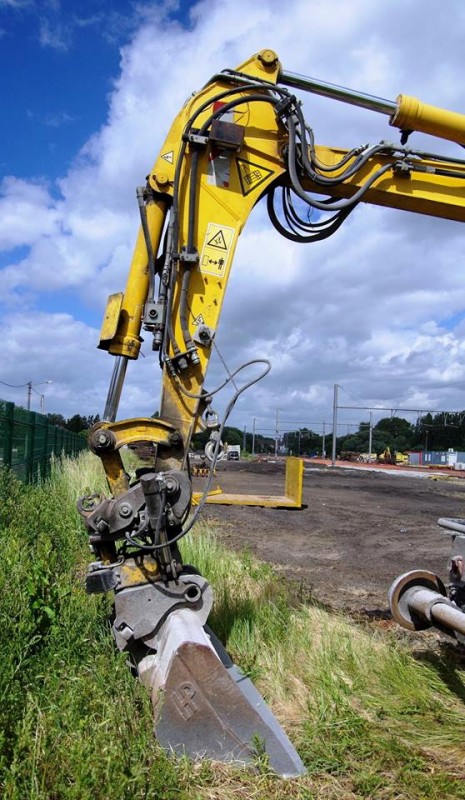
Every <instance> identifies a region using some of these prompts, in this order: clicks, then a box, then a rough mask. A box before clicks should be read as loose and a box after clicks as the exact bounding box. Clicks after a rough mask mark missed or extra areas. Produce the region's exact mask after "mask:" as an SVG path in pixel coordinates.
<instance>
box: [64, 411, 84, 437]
mask: <svg viewBox="0 0 465 800" xmlns="http://www.w3.org/2000/svg"><path fill="white" fill-rule="evenodd" d="M87 420H88V418H87V417H81V415H80V414H75V415H74V416H73V417H70V418H69V419H68V420H66V427H67V429H68V430H69V431H73V432H74V433H81V431H85V430H87V428H88V427H89V426H88V424H87Z"/></svg>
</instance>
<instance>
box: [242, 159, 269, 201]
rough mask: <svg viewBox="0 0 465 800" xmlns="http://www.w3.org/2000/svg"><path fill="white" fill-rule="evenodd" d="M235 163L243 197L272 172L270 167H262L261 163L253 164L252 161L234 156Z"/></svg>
mask: <svg viewBox="0 0 465 800" xmlns="http://www.w3.org/2000/svg"><path fill="white" fill-rule="evenodd" d="M236 165H237V171H238V173H239V181H240V184H241V191H242V194H243V195H244V197H245V196H246V195H248V194H250V192H253V191H254V189H256V188H257V187H258V186H260V185H261V184H262V183H264V182H265V181H266V180H268V178H269V177H270V175H273V174H274V173H273V170H272V169H268V168H267V167H263V166H262V165H261V164H254V163H253V161H246V160H245V159H243V158H236Z"/></svg>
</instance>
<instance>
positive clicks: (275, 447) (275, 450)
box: [274, 408, 279, 456]
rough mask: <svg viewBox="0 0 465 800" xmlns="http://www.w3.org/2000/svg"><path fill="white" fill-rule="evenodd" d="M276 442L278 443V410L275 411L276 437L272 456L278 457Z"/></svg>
mask: <svg viewBox="0 0 465 800" xmlns="http://www.w3.org/2000/svg"><path fill="white" fill-rule="evenodd" d="M278 441H279V408H277V409H276V435H275V440H274V454H275V456H277V455H278Z"/></svg>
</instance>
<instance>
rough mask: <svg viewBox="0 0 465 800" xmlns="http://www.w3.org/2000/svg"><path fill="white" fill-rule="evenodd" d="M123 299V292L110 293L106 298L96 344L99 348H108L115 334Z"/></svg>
mask: <svg viewBox="0 0 465 800" xmlns="http://www.w3.org/2000/svg"><path fill="white" fill-rule="evenodd" d="M123 300H124V294H123V292H118V293H117V294H111V295H110V296H109V298H108V301H107V307H106V309H105V315H104V317H103V322H102V329H101V331H100V342H99V344H98V347H99V348H100V350H108V348H109V346H110V344H111V342H112V340H113V338H114V337H115V336H116V331H117V330H118V321H119V315H120V313H121V306H122V305H123Z"/></svg>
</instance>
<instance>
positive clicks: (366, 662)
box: [0, 454, 465, 800]
mask: <svg viewBox="0 0 465 800" xmlns="http://www.w3.org/2000/svg"><path fill="white" fill-rule="evenodd" d="M103 486H104V478H103V475H102V472H101V470H100V467H99V464H98V461H97V459H95V458H93V457H91V456H90V455H88V454H84V455H81V456H80V458H79V459H78V460H77V461H70V460H68V461H64V462H63V464H62V466H60V465H56V466H55V467H54V470H53V474H52V478H51V480H50V481H49V482H47V483H44V484H42V485H39V486H37V487H31V486H23V485H22V484H20V483H19V482H17V481H16V480H14V479H13V478H12V477H11V476H10V475H9V474H8V473H0V526H1V537H0V589H1V592H0V625H1V637H0V665H1V669H0V700H1V702H0V787H1V791H0V794H1V796H2V797H5V798H8V799H9V800H13V799H14V800H26V799H27V800H29V798H31V800H39V799H40V800H61V799H62V798H63V799H64V798H66V799H67V800H68V798H70V799H71V798H73V799H74V798H75V800H86V799H87V798H89V800H90V798H92V800H100V799H101V800H107V799H108V800H113V798H114V800H120V799H121V800H123V798H124V799H125V798H128V800H129V798H131V800H133V799H134V800H138V799H139V798H140V799H141V800H142V798H144V800H150V799H151V798H153V800H155V798H157V799H158V798H159V799H160V800H165V799H166V800H171V798H173V800H174V798H179V800H184V799H186V800H187V798H188V797H189V799H190V800H193V799H194V798H199V800H200V798H202V799H203V798H205V800H207V798H208V799H209V800H210V799H211V798H226V800H229V798H231V800H232V798H263V800H271V799H272V798H278V797H279V798H280V799H281V798H283V799H284V798H296V799H297V798H299V799H301V800H310V798H313V797H315V798H316V797H318V798H320V797H321V798H336V797H337V798H339V800H340V799H341V798H380V799H381V798H383V799H384V798H392V799H393V800H394V798H418V800H420V798H425V797H428V798H431V800H435V798H437V799H438V800H439V798H441V800H443V799H444V798H464V797H465V789H464V785H465V784H464V780H463V779H464V777H465V775H464V773H465V763H464V761H465V748H464V745H463V711H464V709H463V700H464V697H465V687H464V680H463V673H462V671H461V669H460V668H459V664H458V662H457V658H456V657H454V656H447V655H446V654H444V655H441V653H431V654H430V656H429V658H423V659H422V660H418V659H415V658H414V657H413V656H412V654H411V652H410V651H409V648H408V640H406V639H405V638H404V637H403V636H401V637H399V636H397V635H394V634H392V633H386V632H383V633H382V634H381V633H378V632H376V631H373V630H371V629H369V628H366V627H362V626H360V625H358V626H357V625H355V624H354V623H352V622H349V621H347V620H345V619H343V618H342V617H340V616H337V615H332V614H328V613H327V612H325V611H323V610H321V609H320V608H318V607H317V606H315V605H312V604H310V603H305V602H303V599H302V596H299V593H298V591H296V589H295V587H294V588H293V587H288V586H285V585H283V584H282V583H281V582H280V581H279V579H278V578H277V577H276V575H275V574H274V572H273V571H272V569H271V568H270V567H269V566H267V565H263V564H260V563H257V562H256V561H255V560H254V559H253V558H252V557H251V556H250V554H248V553H244V554H242V556H237V555H234V554H232V553H230V552H228V551H227V550H225V549H224V547H222V545H221V544H220V543H219V541H218V538H217V536H216V535H215V531H214V530H208V529H207V528H206V527H205V526H202V525H200V526H197V528H196V529H195V530H194V532H193V533H192V534H191V535H190V536H189V537H188V538H187V539H186V540H185V542H184V543H183V554H184V558H185V561H186V562H188V563H192V564H195V566H196V567H198V568H199V569H200V571H201V572H202V573H203V574H204V575H205V576H206V577H207V578H208V579H209V580H210V581H211V583H212V584H213V586H214V590H215V597H216V600H215V607H214V610H213V612H212V615H211V625H212V627H213V628H214V629H215V631H216V632H217V634H218V635H219V636H220V637H221V638H222V640H223V641H224V642H225V643H226V644H227V647H228V649H229V651H230V653H231V655H232V656H233V657H234V659H235V660H236V661H237V662H238V663H239V664H240V666H241V667H242V669H243V670H244V671H245V672H247V673H248V674H249V675H251V677H252V678H253V679H254V680H255V681H256V683H257V685H258V686H259V688H260V689H261V691H262V693H263V694H264V696H265V697H266V699H267V700H268V702H269V703H270V705H271V706H272V708H273V710H274V711H275V713H276V715H277V716H278V718H279V719H280V721H281V722H282V724H283V726H284V727H285V728H286V730H287V731H288V733H289V735H290V736H291V738H292V740H293V741H294V743H295V744H296V746H297V747H298V749H299V752H300V753H301V755H302V757H303V759H304V761H305V763H306V765H307V768H308V770H309V774H308V776H306V777H304V778H301V779H299V780H295V781H290V782H283V781H280V780H278V779H276V778H275V777H274V776H272V775H271V774H269V772H268V770H267V768H266V762H265V763H261V764H258V771H257V772H256V773H255V774H254V773H251V772H249V771H243V770H234V769H232V768H231V767H226V766H224V765H214V764H211V763H207V762H203V763H201V764H191V763H189V762H188V761H187V760H184V759H178V760H173V759H170V758H168V757H167V756H166V755H165V754H164V753H163V752H162V751H161V749H160V748H159V746H158V745H157V743H156V742H155V740H154V739H153V736H152V714H151V708H150V703H149V699H148V696H147V695H146V693H145V690H144V689H143V687H141V686H140V685H139V684H138V683H137V682H136V681H135V680H134V679H133V678H132V677H131V674H130V672H129V670H128V669H127V667H126V664H125V658H124V656H122V655H121V654H119V653H117V652H116V650H115V648H114V646H113V641H112V637H111V634H110V630H109V625H108V622H107V619H108V616H109V613H110V599H109V598H107V597H102V596H90V597H89V596H86V595H85V593H84V590H83V576H84V574H85V570H86V564H87V562H88V560H89V552H88V547H87V541H86V534H85V532H84V530H83V528H82V526H81V523H80V521H79V518H78V515H77V513H76V511H75V501H76V498H77V497H78V496H79V495H80V494H83V493H86V492H90V491H95V490H96V489H99V488H103Z"/></svg>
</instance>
